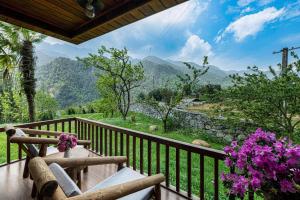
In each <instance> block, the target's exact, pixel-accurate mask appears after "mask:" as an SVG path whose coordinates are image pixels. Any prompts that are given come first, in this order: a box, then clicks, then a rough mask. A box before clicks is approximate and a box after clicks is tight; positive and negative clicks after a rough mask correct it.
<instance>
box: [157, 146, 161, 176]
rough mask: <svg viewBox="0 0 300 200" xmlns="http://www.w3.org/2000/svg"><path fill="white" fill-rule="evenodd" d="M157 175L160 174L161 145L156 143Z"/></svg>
mask: <svg viewBox="0 0 300 200" xmlns="http://www.w3.org/2000/svg"><path fill="white" fill-rule="evenodd" d="M156 173H157V174H159V173H160V144H159V143H158V142H157V143H156Z"/></svg>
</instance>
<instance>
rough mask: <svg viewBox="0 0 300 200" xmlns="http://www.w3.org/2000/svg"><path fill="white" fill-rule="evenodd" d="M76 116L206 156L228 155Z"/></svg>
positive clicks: (94, 123) (84, 120) (102, 125)
mask: <svg viewBox="0 0 300 200" xmlns="http://www.w3.org/2000/svg"><path fill="white" fill-rule="evenodd" d="M75 118H76V119H77V120H79V121H82V122H86V123H90V124H93V125H98V126H101V127H103V128H106V129H110V130H113V131H117V132H124V131H125V132H126V133H128V134H129V135H131V136H136V137H139V138H143V139H146V140H151V141H153V142H158V143H160V144H164V145H168V146H171V147H175V148H180V149H182V150H187V151H190V152H193V153H198V154H202V155H204V156H208V157H213V158H218V159H220V160H224V159H225V157H226V154H225V152H224V151H221V150H216V149H212V148H206V147H201V146H197V145H194V144H190V143H187V142H181V141H178V140H174V139H170V138H166V137H162V136H157V135H150V134H148V133H145V132H141V131H136V130H132V129H128V128H123V127H119V126H115V125H111V124H107V123H104V122H99V121H95V120H90V119H84V118H80V117H75Z"/></svg>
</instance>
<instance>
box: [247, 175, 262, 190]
mask: <svg viewBox="0 0 300 200" xmlns="http://www.w3.org/2000/svg"><path fill="white" fill-rule="evenodd" d="M250 184H251V187H252V189H253V190H254V191H255V190H257V189H258V188H260V186H261V181H260V179H259V178H257V177H253V178H252V179H251V181H250Z"/></svg>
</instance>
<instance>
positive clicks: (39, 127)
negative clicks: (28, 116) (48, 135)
mask: <svg viewBox="0 0 300 200" xmlns="http://www.w3.org/2000/svg"><path fill="white" fill-rule="evenodd" d="M38 130H42V126H41V125H38ZM38 137H39V138H41V137H42V135H39V136H38Z"/></svg>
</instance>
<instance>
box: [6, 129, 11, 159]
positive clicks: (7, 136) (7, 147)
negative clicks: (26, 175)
mask: <svg viewBox="0 0 300 200" xmlns="http://www.w3.org/2000/svg"><path fill="white" fill-rule="evenodd" d="M10 137H11V136H10V134H6V162H7V163H10Z"/></svg>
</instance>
